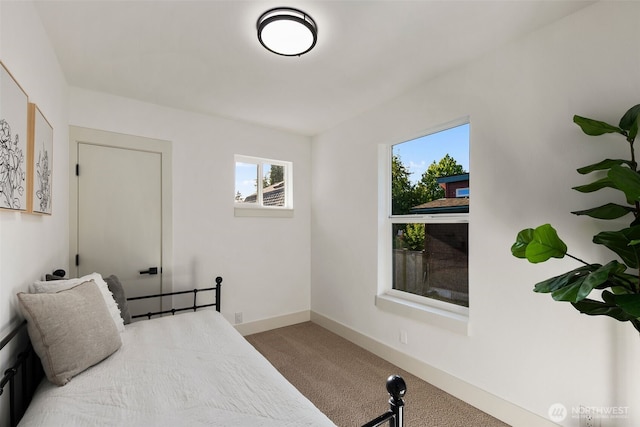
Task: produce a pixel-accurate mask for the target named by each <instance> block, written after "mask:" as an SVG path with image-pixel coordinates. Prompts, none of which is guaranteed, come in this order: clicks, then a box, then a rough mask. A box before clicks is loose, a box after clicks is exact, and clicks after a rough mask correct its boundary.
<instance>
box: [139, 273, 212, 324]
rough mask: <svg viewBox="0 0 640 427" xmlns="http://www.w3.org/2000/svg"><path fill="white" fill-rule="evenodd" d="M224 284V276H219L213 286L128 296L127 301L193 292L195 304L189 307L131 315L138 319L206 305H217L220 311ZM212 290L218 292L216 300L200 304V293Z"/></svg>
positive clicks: (194, 309)
mask: <svg viewBox="0 0 640 427" xmlns="http://www.w3.org/2000/svg"><path fill="white" fill-rule="evenodd" d="M221 285H222V277H220V276H218V277H216V286H215V287H213V288H201V289H192V290H190V291H179V292H168V293H164V294H156V295H144V296H141V297H132V298H127V301H137V300H142V299H149V298H162V297H169V296H173V295H184V294H193V305H191V306H188V307H181V308H172V309H170V310H164V311H154V312H148V313H143V314H136V315H133V316H131V318H132V319H138V318H141V317H146V318H148V319H151V317H152V316H158V315H161V314H169V313H171V314H176V313H178V312H181V311H187V310H193V311H196V310H197V309H199V308H205V307H215V308H216V310H217V311H218V312H219V311H220V286H221ZM211 291H215V293H216V302H214V303H211V304H201V305H198V293H200V292H211Z"/></svg>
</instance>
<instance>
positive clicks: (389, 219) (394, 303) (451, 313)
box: [375, 117, 471, 335]
mask: <svg viewBox="0 0 640 427" xmlns="http://www.w3.org/2000/svg"><path fill="white" fill-rule="evenodd" d="M468 123H470V121H469V118H468V117H465V118H463V119H460V120H456V121H453V122H450V123H447V124H445V125H443V126H441V127H438V128H436V129H431V130H428V131H425V132H423V133H421V134H420V135H417V136H415V137H413V138H407V139H404V140H403V141H399V142H396V143H393V144H380V145H379V146H378V171H379V174H378V194H379V199H378V292H377V295H376V299H375V304H376V306H377V307H378V308H380V309H382V310H385V311H389V312H392V313H394V314H397V315H400V316H404V317H409V318H412V319H415V320H419V321H422V322H425V323H429V324H432V325H435V326H437V327H440V328H442V329H446V330H449V331H452V332H456V333H460V334H463V335H468V334H469V307H463V306H459V305H456V304H453V303H449V302H445V301H439V300H436V299H433V298H427V297H423V296H421V295H415V294H412V293H409V292H404V291H400V290H397V289H393V266H392V262H393V257H392V251H393V247H392V245H393V242H392V233H391V230H392V226H393V224H394V223H401V224H405V223H426V224H429V223H431V224H438V223H439V224H444V223H469V214H468V213H458V214H437V215H392V214H391V206H392V203H391V197H392V195H391V158H392V155H393V146H394V145H396V144H399V143H402V142H405V141H410V140H412V139H416V138H420V137H422V136H426V135H430V134H434V133H437V132H440V131H443V130H447V129H450V128H454V127H457V126H461V125H464V124H468ZM469 283H470V284H471V280H469Z"/></svg>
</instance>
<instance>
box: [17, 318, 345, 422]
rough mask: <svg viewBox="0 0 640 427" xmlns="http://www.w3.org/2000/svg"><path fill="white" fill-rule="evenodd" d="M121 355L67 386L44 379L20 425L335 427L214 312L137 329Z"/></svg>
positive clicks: (131, 329) (129, 332)
mask: <svg viewBox="0 0 640 427" xmlns="http://www.w3.org/2000/svg"><path fill="white" fill-rule="evenodd" d="M122 341H123V345H122V348H121V349H120V350H118V351H117V352H116V353H114V354H113V355H111V356H110V357H109V358H107V359H106V360H104V361H102V362H101V363H99V364H98V365H96V366H94V367H92V368H90V369H88V370H87V371H85V372H83V373H81V374H79V375H78V376H76V377H74V378H73V379H72V380H71V382H69V383H68V384H67V385H65V386H63V387H57V386H55V385H53V384H51V383H50V382H48V381H47V380H46V379H45V380H44V381H43V383H42V384H41V385H40V387H39V389H38V391H37V393H36V396H34V400H33V401H32V403H31V405H30V406H29V409H28V411H27V413H26V414H25V416H24V418H23V419H22V421H21V423H20V426H21V427H29V426H65V427H66V426H136V427H138V426H171V427H178V426H251V427H253V426H296V427H300V426H333V425H334V424H333V423H332V422H331V421H330V420H329V419H328V418H327V417H326V416H325V415H324V414H322V413H321V412H320V411H319V410H318V409H317V408H316V407H315V406H313V404H312V403H311V402H310V401H309V400H307V399H306V398H305V397H304V396H303V395H302V394H301V393H300V392H299V391H298V390H297V389H295V388H294V387H293V386H292V385H291V384H290V383H289V382H288V381H287V380H286V379H285V378H284V377H283V376H282V375H281V374H280V373H279V372H278V371H277V370H276V369H275V368H274V367H273V366H272V365H271V364H270V363H269V362H268V361H267V360H266V359H265V358H264V357H262V355H261V354H260V353H258V352H257V350H255V349H254V348H253V347H252V346H251V344H249V343H248V342H247V341H246V340H245V339H244V338H243V337H242V336H241V335H240V334H239V333H238V332H237V331H236V330H235V329H234V328H233V327H232V326H231V325H230V324H229V323H228V322H227V321H226V319H224V317H222V316H221V315H220V313H217V312H216V311H213V310H201V311H198V312H195V313H193V312H191V313H186V314H179V315H176V316H169V317H163V318H158V319H154V320H146V321H141V322H136V323H133V324H131V325H127V326H126V330H125V331H124V332H123V333H122Z"/></svg>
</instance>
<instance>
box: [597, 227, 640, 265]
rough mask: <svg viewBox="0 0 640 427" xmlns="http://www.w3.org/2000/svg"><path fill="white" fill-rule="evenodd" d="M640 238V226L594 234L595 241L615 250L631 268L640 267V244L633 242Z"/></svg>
mask: <svg viewBox="0 0 640 427" xmlns="http://www.w3.org/2000/svg"><path fill="white" fill-rule="evenodd" d="M638 239H640V226H637V225H636V226H633V227H629V228H625V229H623V230H620V231H603V232H601V233H598V234H596V235H595V236H593V243H596V244H599V245H604V246H606V247H607V248H609V249H610V250H612V251H613V252H615V253H616V254H617V255H618V256H619V257H620V258H622V261H623V262H624V263H625V264H626V265H627V266H628V267H630V268H638V265H639V262H638V260H640V246H639V245H633V244H631V243H632V242H633V241H634V240H638Z"/></svg>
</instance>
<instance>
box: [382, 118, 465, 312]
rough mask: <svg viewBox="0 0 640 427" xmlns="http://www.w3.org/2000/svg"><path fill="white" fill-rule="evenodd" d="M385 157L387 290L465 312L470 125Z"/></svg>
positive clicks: (421, 140) (407, 145) (426, 138)
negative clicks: (387, 182)
mask: <svg viewBox="0 0 640 427" xmlns="http://www.w3.org/2000/svg"><path fill="white" fill-rule="evenodd" d="M390 155H391V158H390V159H388V161H389V162H390V163H391V165H390V168H391V173H390V179H391V183H390V186H391V206H390V211H391V212H390V215H389V223H390V224H389V228H388V230H389V231H388V233H390V234H391V236H390V239H388V240H386V241H388V242H390V246H391V248H390V249H391V250H390V251H389V255H388V256H390V257H391V263H390V266H391V276H392V277H391V289H393V290H394V291H395V292H400V293H402V294H406V295H409V296H411V297H412V298H413V299H416V298H415V297H418V298H417V299H418V300H420V298H422V299H423V300H425V301H429V300H431V301H433V300H438V301H441V302H444V303H446V304H452V305H453V306H459V307H468V306H469V279H468V276H469V274H468V256H469V196H470V194H469V124H468V123H465V124H462V125H459V126H455V127H450V128H447V129H445V130H442V131H439V132H436V133H432V134H429V135H426V136H423V137H420V138H417V139H413V140H411V141H406V142H403V143H400V144H396V145H393V146H392V149H391V150H390ZM392 292H393V291H392Z"/></svg>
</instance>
